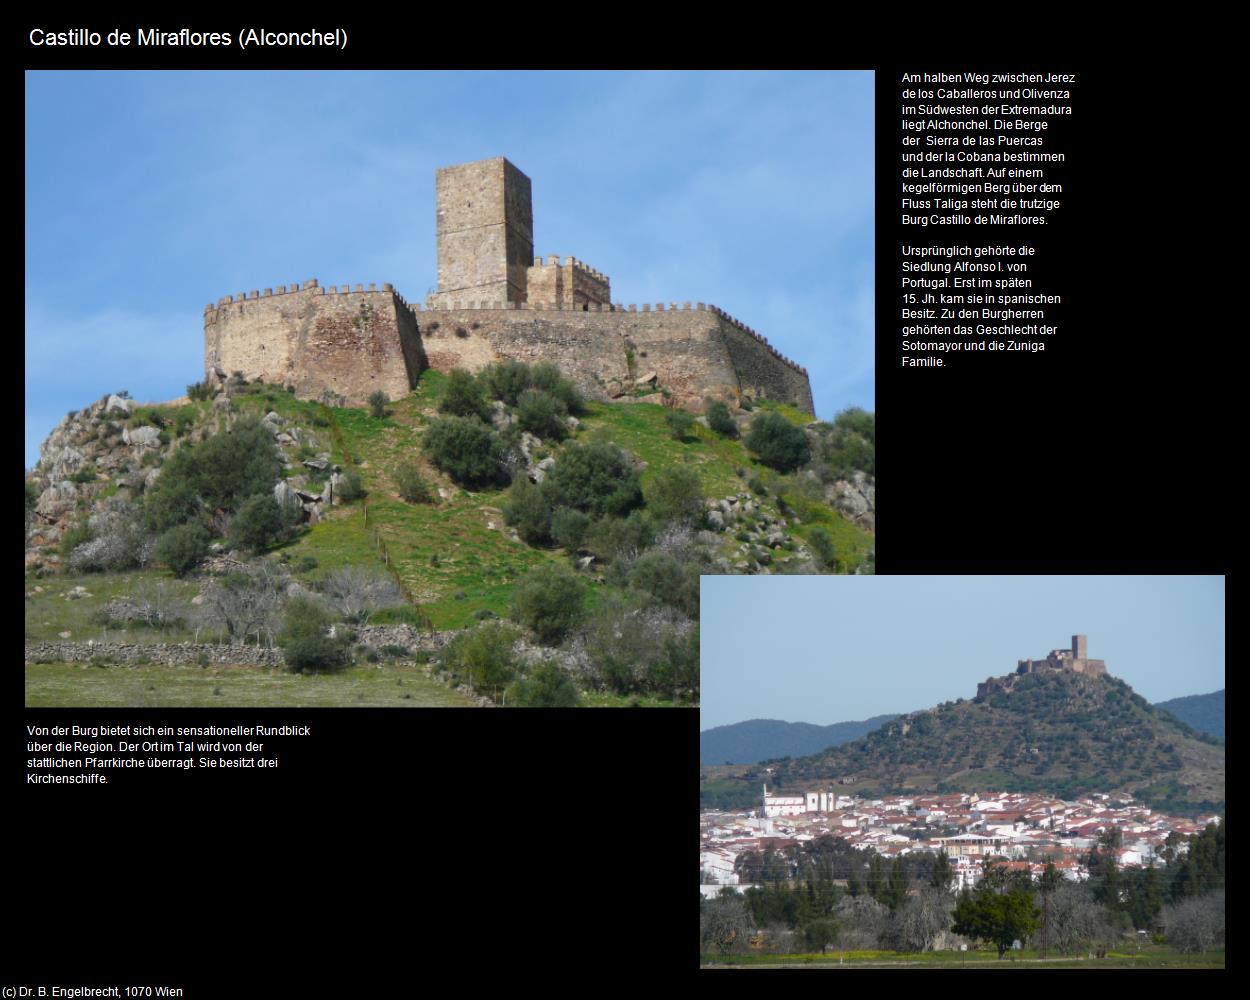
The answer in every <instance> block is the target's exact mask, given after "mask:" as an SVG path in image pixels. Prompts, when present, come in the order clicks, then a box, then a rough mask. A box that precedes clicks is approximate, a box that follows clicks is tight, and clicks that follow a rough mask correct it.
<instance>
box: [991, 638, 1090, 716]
mask: <svg viewBox="0 0 1250 1000" xmlns="http://www.w3.org/2000/svg"><path fill="white" fill-rule="evenodd" d="M1086 646H1087V639H1086V637H1085V636H1083V635H1074V636H1073V637H1072V648H1071V649H1052V650H1051V651H1050V652H1049V653H1047V654H1046V659H1044V660H1017V661H1016V672H1015V673H1014V674H1008V675H1007V676H1006V677H991V678H990V679H989V680H987V681H985V683H983V684H978V685H977V699H976V700H977V701H984V700H985V699H986V698H987V697H989V696H990V695H991V694H994V693H995V692H998V691H1010V690H1011V688H1012V685H1013V684H1015V680H1016V678H1017V677H1019V676H1021V675H1023V674H1035V673H1038V672H1039V671H1044V670H1070V671H1072V672H1073V673H1077V674H1085V675H1087V676H1091V677H1092V676H1098V675H1101V674H1105V673H1106V672H1107V664H1106V663H1105V662H1104V661H1102V660H1091V659H1089V657H1088V656H1086V655H1085V654H1086Z"/></svg>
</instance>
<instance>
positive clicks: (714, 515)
mask: <svg viewBox="0 0 1250 1000" xmlns="http://www.w3.org/2000/svg"><path fill="white" fill-rule="evenodd" d="M707 523H708V525H710V526H711V527H712V528H715V529H716V530H717V531H724V530H725V515H724V514H722V513H721V512H720V511H719V510H709V511H708V512H707Z"/></svg>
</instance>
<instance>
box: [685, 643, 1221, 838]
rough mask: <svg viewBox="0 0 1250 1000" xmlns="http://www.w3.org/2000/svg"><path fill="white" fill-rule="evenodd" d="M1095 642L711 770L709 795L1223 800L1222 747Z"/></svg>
mask: <svg viewBox="0 0 1250 1000" xmlns="http://www.w3.org/2000/svg"><path fill="white" fill-rule="evenodd" d="M1087 645H1088V641H1087V639H1086V637H1085V636H1083V635H1074V636H1073V637H1072V645H1071V646H1070V647H1069V648H1067V649H1057V650H1052V651H1051V652H1050V654H1048V656H1047V657H1046V658H1045V659H1043V660H1031V659H1026V660H1020V661H1018V664H1017V667H1016V671H1015V672H1013V673H1011V674H1009V675H1005V676H1003V677H998V678H991V679H989V680H987V681H985V682H984V683H982V684H980V685H979V686H978V691H977V695H976V697H975V698H971V699H966V698H957V699H955V700H954V701H947V702H943V703H942V704H940V705H937V706H935V707H933V708H929V709H925V710H923V711H918V712H911V713H908V714H906V715H901V716H899V717H897V718H895V719H893V720H892V721H890V722H888V723H886V724H885V725H883V726H881V727H880V728H878V729H877V730H875V731H874V732H872V733H870V734H868V735H867V736H866V737H864V738H863V739H859V740H856V741H854V742H851V743H844V744H842V745H840V746H836V747H832V748H829V749H827V750H824V751H821V752H820V753H816V754H812V755H809V756H803V757H795V758H786V759H782V760H772V761H767V762H763V763H761V764H758V765H751V766H739V767H729V766H723V767H704V768H703V769H702V775H703V790H704V800H705V802H707V803H709V804H710V803H712V802H718V803H734V804H735V805H736V804H739V803H741V804H746V803H748V802H751V801H753V800H754V799H753V797H758V792H759V785H760V782H762V781H764V780H767V781H768V783H769V785H770V787H777V788H782V789H784V790H785V793H786V794H791V795H793V794H797V793H798V792H799V791H806V790H809V789H814V788H818V787H819V788H821V789H824V788H828V787H834V786H837V787H844V786H845V787H850V788H852V789H853V790H854V792H855V794H858V795H861V796H863V795H866V794H867V795H871V794H906V793H911V792H920V791H926V792H944V791H985V790H988V789H996V790H1010V791H1019V792H1031V791H1036V792H1046V793H1048V794H1052V795H1056V796H1059V797H1062V798H1066V797H1075V796H1077V795H1081V794H1085V793H1088V792H1112V791H1125V792H1129V793H1130V794H1132V795H1134V796H1135V797H1136V798H1138V799H1141V800H1142V801H1145V802H1147V803H1149V804H1153V805H1155V806H1156V807H1157V808H1160V809H1166V810H1171V811H1176V812H1180V813H1193V812H1196V811H1201V810H1204V809H1205V810H1208V811H1209V810H1211V809H1214V808H1217V807H1222V805H1223V802H1224V798H1225V752H1224V747H1223V746H1222V745H1218V744H1217V743H1216V741H1215V740H1214V739H1213V738H1211V737H1207V736H1203V735H1202V734H1200V733H1197V732H1195V731H1194V730H1193V729H1191V728H1190V727H1189V726H1187V725H1185V724H1183V723H1181V722H1179V721H1178V720H1177V719H1175V718H1173V717H1172V716H1171V715H1170V714H1168V713H1167V712H1166V711H1162V710H1157V709H1156V708H1154V707H1152V706H1151V705H1150V704H1149V703H1147V702H1146V700H1145V699H1143V698H1142V697H1141V696H1140V695H1138V694H1136V693H1135V692H1134V691H1133V690H1132V688H1130V687H1129V685H1128V684H1126V683H1125V682H1124V681H1123V680H1120V679H1119V678H1116V677H1114V676H1112V675H1111V674H1110V673H1109V672H1108V669H1107V665H1106V664H1105V663H1104V662H1103V661H1102V660H1093V659H1090V658H1089V657H1088V655H1087Z"/></svg>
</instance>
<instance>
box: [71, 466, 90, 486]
mask: <svg viewBox="0 0 1250 1000" xmlns="http://www.w3.org/2000/svg"><path fill="white" fill-rule="evenodd" d="M69 478H70V482H73V483H94V482H95V481H96V471H95V469H93V468H91V467H90V466H84V467H83V468H81V469H79V470H78V471H77V472H75V473H74V474H73V475H72V476H70V477H69Z"/></svg>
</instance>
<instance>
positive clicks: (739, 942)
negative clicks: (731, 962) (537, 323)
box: [699, 892, 751, 955]
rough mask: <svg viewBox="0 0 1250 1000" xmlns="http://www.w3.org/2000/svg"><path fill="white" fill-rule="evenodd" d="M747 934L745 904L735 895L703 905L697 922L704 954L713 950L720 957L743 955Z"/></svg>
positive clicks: (749, 925)
mask: <svg viewBox="0 0 1250 1000" xmlns="http://www.w3.org/2000/svg"><path fill="white" fill-rule="evenodd" d="M750 931H751V918H750V915H749V914H748V913H747V907H746V903H745V902H743V900H742V897H741V896H739V895H738V894H737V893H733V892H731V893H730V894H728V895H721V896H718V897H717V898H716V899H712V900H708V902H707V903H705V904H704V906H703V912H702V914H701V915H700V920H699V938H700V940H701V942H702V945H703V949H704V951H712V950H715V951H717V952H718V953H720V954H721V955H729V954H732V953H733V952H740V951H745V950H746V947H747V938H748V937H749V935H750Z"/></svg>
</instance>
